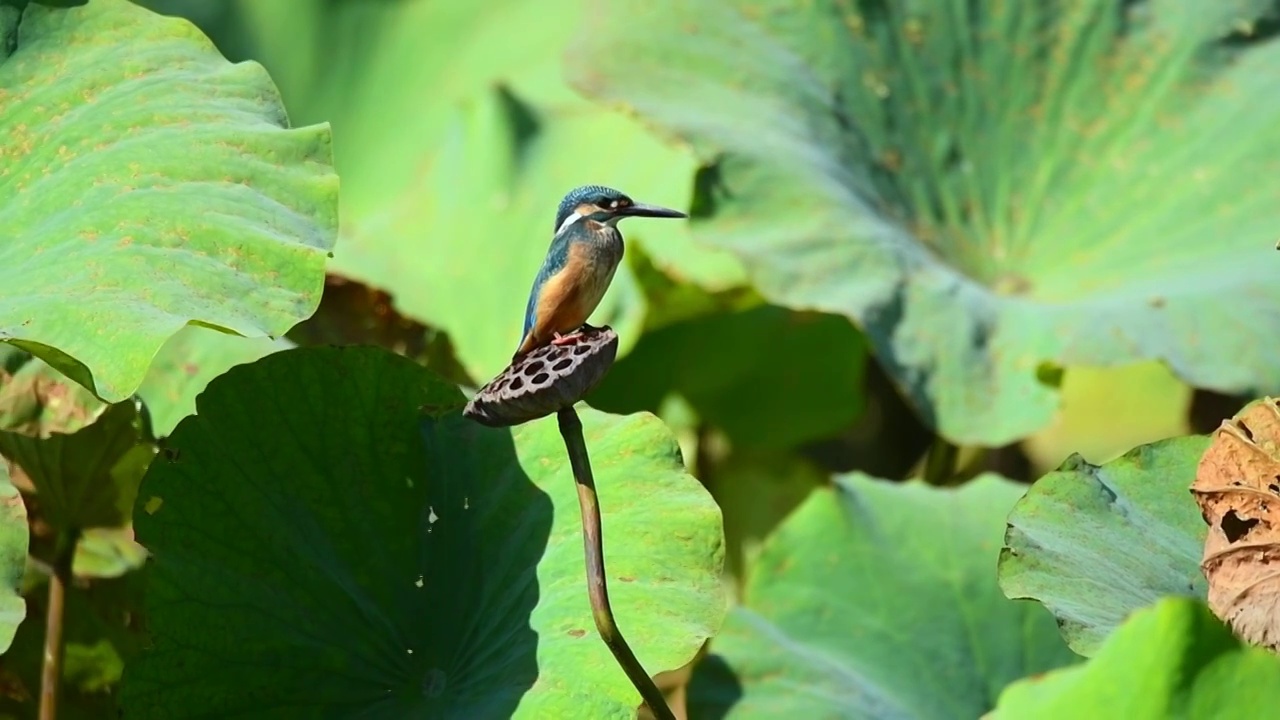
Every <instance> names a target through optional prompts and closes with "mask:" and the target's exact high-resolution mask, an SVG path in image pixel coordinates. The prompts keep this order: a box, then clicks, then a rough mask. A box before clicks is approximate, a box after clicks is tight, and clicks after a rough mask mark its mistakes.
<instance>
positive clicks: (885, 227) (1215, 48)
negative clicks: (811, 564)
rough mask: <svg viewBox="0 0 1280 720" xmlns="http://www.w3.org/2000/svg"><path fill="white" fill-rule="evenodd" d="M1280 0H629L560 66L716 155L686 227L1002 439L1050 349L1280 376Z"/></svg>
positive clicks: (1048, 410)
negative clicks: (1279, 187)
mask: <svg viewBox="0 0 1280 720" xmlns="http://www.w3.org/2000/svg"><path fill="white" fill-rule="evenodd" d="M1272 5H1273V3H1272V2H1271V1H1270V0H1222V1H1221V2H1200V3H1188V2H1185V1H1183V0H1149V1H1147V2H1123V3H1119V2H1114V1H1113V0H1081V1H1079V2H1060V1H1045V2H1008V1H1005V0H976V1H975V0H945V1H939V2H914V3H902V2H860V3H851V2H845V1H844V0H815V1H814V2H805V3H796V2H792V1H791V0H707V1H706V2H696V3H693V2H682V1H679V0H657V1H649V0H645V1H643V2H642V1H641V0H618V1H617V2H610V3H606V4H603V5H601V6H599V7H598V8H597V9H596V11H595V12H592V13H588V14H587V16H586V17H587V24H586V26H585V27H584V29H583V30H582V31H581V32H579V33H578V34H577V35H576V40H577V42H578V44H579V46H578V48H577V49H576V51H575V52H574V53H573V54H571V56H570V58H569V61H568V62H567V67H568V68H569V71H570V72H571V73H572V75H573V76H574V79H575V82H576V83H577V85H578V86H579V87H581V88H583V89H584V90H585V91H587V92H588V93H590V94H591V95H593V96H595V97H597V98H600V99H602V100H605V101H608V102H610V103H617V104H622V105H625V106H628V107H630V108H632V109H633V110H634V111H635V112H636V113H638V114H639V115H640V116H641V117H642V118H645V119H647V120H650V121H652V122H654V123H655V124H657V125H658V126H660V127H662V128H664V129H666V130H669V131H672V132H675V133H677V134H679V135H680V136H682V137H684V138H686V139H688V140H690V141H691V142H693V143H694V144H695V146H696V147H698V148H699V150H700V151H701V152H702V153H703V154H704V155H705V156H706V157H709V158H716V159H718V164H717V166H716V168H715V169H714V171H712V172H708V173H706V174H704V176H703V178H702V184H703V186H704V187H705V188H707V190H708V193H709V195H710V199H709V200H708V202H707V204H706V207H705V208H704V214H705V216H706V217H707V219H706V222H704V223H702V224H701V226H700V227H697V228H696V232H695V234H696V236H697V237H698V238H700V239H701V240H703V241H706V242H708V243H710V244H713V245H715V246H718V247H721V248H725V249H728V250H731V251H733V252H734V253H736V254H737V255H738V256H739V257H740V258H741V259H742V260H743V262H744V263H745V264H746V265H747V267H748V270H749V272H750V275H751V277H752V278H753V280H754V282H755V283H756V284H757V286H758V287H759V289H760V291H761V293H762V294H763V295H765V296H766V297H767V298H768V299H769V300H770V301H772V302H774V303H777V304H780V305H785V306H789V307H793V308H801V309H819V310H825V311H829V312H839V313H844V314H846V315H848V316H849V317H850V318H852V319H853V320H855V321H856V322H857V323H858V324H859V325H860V326H861V327H863V328H864V329H865V331H866V333H867V335H868V336H869V337H870V339H871V341H872V343H873V344H874V346H875V352H876V356H877V358H878V359H879V361H880V362H881V363H882V364H883V365H884V367H885V368H886V369H887V370H888V371H889V372H890V374H891V375H893V376H894V377H895V379H896V381H897V383H898V384H899V385H900V386H901V387H902V389H903V390H904V392H905V393H906V394H907V395H908V396H909V398H910V399H911V400H912V401H913V403H914V404H915V405H916V407H917V408H918V409H919V410H920V412H921V413H922V415H923V416H924V417H925V418H926V419H928V420H930V421H931V422H932V423H933V424H934V425H935V426H936V427H938V428H939V429H940V431H941V432H942V433H943V434H944V435H946V436H947V437H949V438H950V439H952V440H955V441H958V442H962V443H966V444H982V445H1002V444H1005V443H1007V442H1010V441H1012V440H1016V439H1018V438H1020V437H1022V436H1025V435H1026V434H1028V433H1030V432H1032V431H1034V430H1037V429H1038V428H1041V427H1043V426H1044V425H1045V424H1046V423H1047V422H1048V421H1049V420H1050V418H1051V417H1052V415H1053V412H1054V410H1055V407H1056V404H1057V392H1056V389H1055V387H1054V386H1053V384H1052V383H1050V382H1045V377H1046V373H1045V372H1044V371H1045V370H1046V369H1052V368H1053V367H1054V366H1059V367H1070V366H1076V365H1115V364H1121V363H1129V362H1134V361H1138V360H1143V359H1150V358H1159V359H1162V360H1164V361H1166V362H1167V363H1168V364H1169V365H1170V366H1171V367H1172V369H1173V370H1174V371H1175V372H1176V373H1177V374H1178V376H1179V377H1181V378H1182V379H1183V380H1185V381H1187V382H1189V383H1190V384H1192V385H1195V386H1200V387H1206V388H1212V389H1217V390H1222V391H1231V392H1235V391H1253V392H1256V391H1257V390H1258V389H1260V388H1276V387H1280V363H1277V362H1275V358H1276V357H1278V356H1280V316H1278V315H1277V314H1276V312H1275V308H1276V307H1277V305H1278V304H1280V285H1278V284H1277V283H1276V282H1275V278H1276V277H1277V276H1278V275H1277V274H1278V273H1280V254H1277V253H1276V252H1275V249H1274V246H1275V232H1276V227H1277V226H1280V202H1278V200H1280V196H1278V195H1277V193H1276V191H1275V190H1274V189H1273V188H1271V187H1270V186H1268V185H1267V184H1265V183H1262V184H1260V181H1259V179H1260V178H1271V177H1274V176H1276V174H1277V173H1278V172H1280V94H1277V93H1275V92H1272V79H1273V78H1274V77H1276V75H1277V74H1278V73H1280V43H1277V42H1274V41H1271V40H1270V39H1269V37H1268V35H1267V34H1265V33H1264V34H1261V35H1259V36H1258V37H1250V36H1249V32H1250V31H1249V28H1252V27H1254V26H1255V23H1254V20H1256V19H1257V18H1259V17H1260V15H1262V14H1263V13H1264V12H1266V11H1268V10H1269V9H1270V8H1271V6H1272ZM1242 28H1243V30H1242ZM1229 35H1230V36H1232V42H1231V43H1226V42H1223V40H1224V39H1225V38H1227V37H1228V36H1229ZM1051 374H1052V373H1048V374H1047V375H1051Z"/></svg>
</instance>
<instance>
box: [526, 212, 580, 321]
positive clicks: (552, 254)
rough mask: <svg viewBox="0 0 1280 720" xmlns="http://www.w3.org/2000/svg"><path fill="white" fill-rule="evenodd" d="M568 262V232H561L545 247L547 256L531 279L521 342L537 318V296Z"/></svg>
mask: <svg viewBox="0 0 1280 720" xmlns="http://www.w3.org/2000/svg"><path fill="white" fill-rule="evenodd" d="M568 263H569V234H568V233H561V234H560V235H557V236H556V237H555V238H554V239H553V240H552V241H551V247H550V248H548V249H547V258H546V259H545V260H543V261H542V269H541V270H539V271H538V276H537V277H536V278H534V280H533V287H532V288H531V289H530V290H529V304H528V305H526V306H525V310H524V332H522V333H520V341H521V342H524V339H525V338H526V337H528V336H529V331H530V330H531V329H533V323H534V322H535V321H536V320H537V319H538V298H539V296H540V295H541V294H542V288H543V286H545V285H546V284H547V281H548V280H550V279H551V278H553V277H555V276H556V274H558V273H559V272H560V271H561V270H564V267H565V265H567V264H568Z"/></svg>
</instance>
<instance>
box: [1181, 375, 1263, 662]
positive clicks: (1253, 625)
mask: <svg viewBox="0 0 1280 720" xmlns="http://www.w3.org/2000/svg"><path fill="white" fill-rule="evenodd" d="M1191 491H1192V493H1194V494H1195V497H1196V501H1197V502H1198V503H1200V510H1201V512H1202V514H1203V515H1204V519H1205V522H1207V523H1208V524H1209V536H1208V538H1207V539H1206V540H1205V543H1204V560H1203V561H1202V562H1201V563H1200V567H1201V569H1202V570H1203V571H1204V575H1205V578H1206V579H1208V581H1209V607H1210V608H1211V609H1212V610H1213V612H1214V613H1215V614H1216V615H1217V616H1218V617H1220V618H1222V619H1223V620H1225V621H1226V622H1227V623H1228V624H1229V625H1231V627H1232V629H1234V630H1235V631H1236V634H1238V635H1239V636H1240V637H1241V638H1243V639H1244V640H1246V641H1248V642H1252V643H1255V644H1258V645H1262V646H1264V647H1267V648H1270V649H1271V650H1280V612H1277V611H1278V610H1280V565H1274V563H1277V561H1280V406H1277V401H1276V400H1275V399H1273V398H1265V399H1263V400H1258V401H1255V402H1253V403H1250V404H1249V405H1248V406H1246V407H1245V408H1244V409H1243V410H1241V411H1240V412H1239V413H1237V414H1236V416H1235V417H1233V418H1232V419H1230V420H1227V421H1224V422H1223V423H1222V426H1221V427H1219V428H1218V430H1217V431H1216V432H1215V433H1214V436H1213V444H1212V445H1210V446H1209V449H1208V450H1206V451H1205V454H1204V457H1202V458H1201V459H1200V467H1199V468H1198V469H1197V470H1196V480H1195V483H1194V484H1192V486H1191Z"/></svg>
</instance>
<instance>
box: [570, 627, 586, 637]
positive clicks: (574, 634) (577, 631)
mask: <svg viewBox="0 0 1280 720" xmlns="http://www.w3.org/2000/svg"><path fill="white" fill-rule="evenodd" d="M586 634H587V631H586V630H583V629H582V628H574V629H572V630H570V631H569V637H576V638H577V637H582V636H583V635H586Z"/></svg>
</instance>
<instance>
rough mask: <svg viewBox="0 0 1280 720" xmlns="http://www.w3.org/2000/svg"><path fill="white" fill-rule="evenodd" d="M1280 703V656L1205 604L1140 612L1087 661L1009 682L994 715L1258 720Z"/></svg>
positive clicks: (1173, 603) (1175, 602) (1045, 719)
mask: <svg viewBox="0 0 1280 720" xmlns="http://www.w3.org/2000/svg"><path fill="white" fill-rule="evenodd" d="M1277 707H1280V659H1277V658H1276V657H1275V656H1274V655H1272V654H1271V653H1268V652H1267V651H1266V650H1263V649H1261V648H1251V647H1248V646H1246V645H1245V644H1243V643H1241V642H1240V640H1238V639H1237V638H1235V637H1234V636H1232V634H1231V631H1230V630H1228V629H1227V628H1226V627H1225V626H1223V624H1222V623H1221V622H1219V621H1218V619H1217V618H1215V617H1214V616H1213V613H1211V612H1209V609H1208V608H1207V607H1205V606H1204V604H1203V603H1201V602H1199V601H1196V600H1191V599H1188V598H1166V599H1164V600H1161V601H1160V602H1158V603H1156V604H1155V606H1154V607H1148V608H1143V609H1141V610H1139V611H1138V612H1135V613H1134V614H1133V616H1132V617H1130V618H1129V619H1128V620H1127V621H1126V622H1125V623H1124V624H1123V625H1121V626H1120V627H1119V628H1118V629H1117V630H1116V633H1115V635H1113V636H1112V637H1111V638H1110V639H1108V640H1107V642H1106V643H1105V644H1104V645H1103V646H1102V647H1101V648H1100V650H1099V652H1098V655H1097V656H1096V657H1094V658H1093V659H1092V660H1090V661H1089V662H1088V663H1086V664H1084V665H1079V666H1076V667H1071V668H1064V669H1062V670H1056V671H1054V672H1051V673H1048V674H1047V675H1044V676H1041V677H1035V678H1029V679H1026V680H1022V681H1019V682H1017V683H1014V684H1013V685H1010V686H1009V688H1008V689H1007V690H1006V691H1005V692H1004V693H1003V694H1001V696H1000V702H999V704H998V705H997V707H996V710H995V712H994V713H992V714H991V715H990V716H989V717H990V718H991V720H1023V718H1035V719H1036V720H1055V719H1057V718H1061V719H1062V720H1076V718H1090V720H1166V719H1167V718H1213V719H1214V720H1253V718H1262V717H1271V716H1273V715H1274V714H1275V711H1276V710H1275V709H1276V708H1277Z"/></svg>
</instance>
